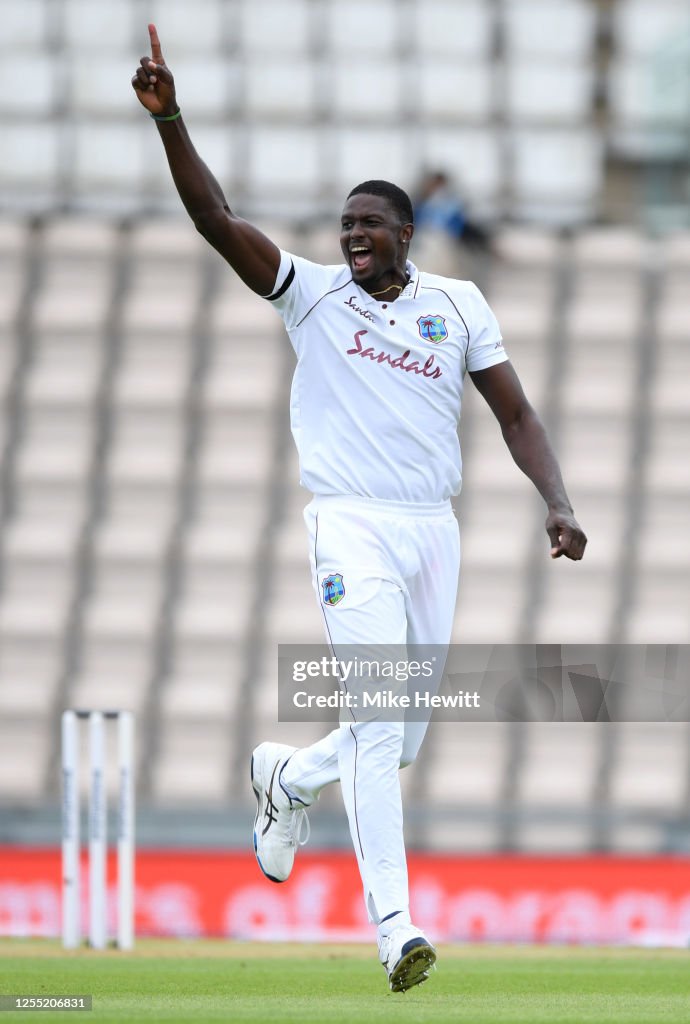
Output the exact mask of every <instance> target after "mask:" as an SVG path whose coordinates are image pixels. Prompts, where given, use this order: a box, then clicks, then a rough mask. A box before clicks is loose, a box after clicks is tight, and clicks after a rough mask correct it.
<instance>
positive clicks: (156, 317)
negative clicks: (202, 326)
mask: <svg viewBox="0 0 690 1024" xmlns="http://www.w3.org/2000/svg"><path fill="white" fill-rule="evenodd" d="M200 288H201V280H200V273H199V266H198V264H197V263H193V262H191V261H189V260H184V261H183V260H174V261H173V260H165V259H161V258H160V257H159V258H158V259H156V260H155V261H153V262H152V261H151V259H150V257H147V256H146V255H145V254H143V253H142V255H141V262H138V264H137V266H136V272H135V274H134V275H133V280H132V283H131V286H130V288H129V290H128V291H127V293H126V295H125V298H124V304H123V311H122V320H123V326H124V328H125V329H126V330H127V331H130V332H132V331H138V332H142V333H143V332H144V331H146V330H155V331H156V332H159V333H160V332H165V333H166V334H170V333H172V334H182V333H186V332H189V330H190V329H191V326H192V324H193V321H194V318H195V316H196V314H197V309H198V302H199V293H200Z"/></svg>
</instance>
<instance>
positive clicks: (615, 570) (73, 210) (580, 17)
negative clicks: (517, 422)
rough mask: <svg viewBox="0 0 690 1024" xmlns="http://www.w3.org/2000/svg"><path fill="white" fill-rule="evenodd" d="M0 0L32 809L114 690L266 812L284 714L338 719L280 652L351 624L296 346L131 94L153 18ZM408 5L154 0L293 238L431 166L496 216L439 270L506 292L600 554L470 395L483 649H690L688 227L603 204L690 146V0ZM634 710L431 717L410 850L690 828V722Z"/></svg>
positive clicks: (613, 840) (283, 231)
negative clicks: (315, 566)
mask: <svg viewBox="0 0 690 1024" xmlns="http://www.w3.org/2000/svg"><path fill="white" fill-rule="evenodd" d="M1 6H2V14H3V32H2V38H1V39H0V58H1V59H0V129H1V130H2V147H1V149H2V152H1V153H0V214H1V215H0V405H1V414H0V452H1V453H2V462H1V464H0V649H1V653H0V803H1V804H2V805H3V806H9V805H15V804H16V805H17V806H21V807H23V806H34V805H38V804H40V803H41V802H44V801H45V800H47V799H50V798H54V796H55V793H56V773H55V764H56V756H57V744H58V737H57V734H56V730H55V720H56V717H55V716H56V713H57V711H58V710H59V709H60V708H62V707H65V706H68V705H73V706H75V705H83V706H90V707H107V706H118V707H127V708H131V709H133V710H134V711H135V712H136V713H137V715H138V717H139V719H140V723H141V724H140V727H141V728H142V729H143V731H144V735H145V737H146V744H144V745H142V747H141V748H140V753H139V766H138V767H139V772H140V778H141V780H142V797H143V799H144V802H146V801H152V802H156V801H158V802H162V803H179V802H188V803H192V802H193V803H206V804H212V805H214V806H215V807H223V808H224V805H225V802H226V801H227V800H228V798H229V799H230V800H231V802H232V803H233V806H234V807H235V808H237V806H238V805H239V804H241V803H242V802H243V801H244V803H242V807H243V811H246V806H245V805H248V804H249V803H250V802H251V794H249V793H246V792H245V790H246V789H247V787H246V779H245V777H244V776H245V774H246V761H247V757H248V754H249V752H250V751H251V749H252V747H253V745H255V744H256V743H257V742H259V741H260V740H261V739H263V738H265V735H266V731H267V730H270V732H271V736H272V738H275V739H279V740H284V741H285V742H294V743H303V742H310V741H311V740H313V739H316V738H317V737H318V736H320V735H322V734H323V732H324V731H325V730H326V729H327V728H329V725H328V723H287V722H281V723H279V725H278V727H277V728H276V726H275V717H276V698H277V663H276V655H275V652H276V648H277V645H278V643H280V642H288V641H289V642H292V643H294V642H304V643H317V644H321V643H322V642H323V634H322V622H321V619H320V615H319V609H318V605H317V603H316V602H315V600H314V594H313V591H312V586H311V580H310V572H309V566H308V561H307V551H306V538H305V532H304V528H303V523H302V518H301V513H302V509H303V507H304V505H305V504H306V503H307V501H308V499H309V496H308V495H307V493H306V492H305V491H304V490H302V489H301V488H300V487H299V485H298V475H299V473H298V467H297V460H296V456H295V454H294V450H293V445H292V440H291V438H290V436H289V432H288V429H287V420H286V417H287V409H288V401H289V396H288V390H289V380H290V376H291V371H292V366H293V364H294V359H293V356H292V353H291V351H290V349H289V346H288V345H287V342H286V340H285V337H284V334H283V331H282V327H281V324H280V321H279V319H278V318H277V317H276V314H275V311H274V310H272V309H271V307H270V304H267V303H262V302H260V301H259V300H258V299H257V298H256V297H254V296H252V295H251V294H250V293H249V292H248V291H247V290H246V288H245V287H244V286H243V285H242V283H241V282H240V281H239V280H238V278H237V277H236V275H234V274H233V273H232V272H231V271H230V270H229V269H228V268H227V267H226V266H225V264H223V263H222V261H221V260H220V259H219V258H218V257H217V256H216V255H214V254H213V253H211V251H210V250H209V249H208V247H207V246H206V245H205V243H204V242H203V240H202V239H201V237H200V236H199V235H198V233H197V232H196V231H195V230H194V228H193V226H192V225H191V224H190V223H189V222H188V221H187V220H183V219H182V218H181V217H180V216H179V200H178V198H177V194H176V192H175V189H174V186H173V185H172V183H171V180H170V174H169V170H168V167H167V164H166V161H165V159H164V156H163V154H162V152H161V147H160V142H159V140H158V138H157V133H156V130H155V128H154V126H153V125H152V124H151V123H150V121H149V120H148V119H147V118H146V116H145V114H144V113H143V112H142V111H141V110H140V109H139V106H138V104H137V102H136V99H135V97H134V96H133V94H132V92H131V88H130V85H129V79H130V77H131V75H132V73H133V71H134V69H135V67H136V64H137V61H138V59H139V57H140V56H141V54H143V53H144V52H146V49H147V45H148V44H147V39H146V31H145V23H142V21H141V13H142V12H141V4H140V3H138V2H136V0H117V2H114V0H109V2H104V3H101V4H97V5H94V4H93V3H92V2H88V0H62V2H61V3H59V4H57V3H54V2H53V0H22V3H14V2H5V3H2V5H1ZM399 7H400V5H398V4H396V3H394V2H393V0H376V3H369V2H364V0H348V2H345V0H323V2H319V3H313V2H311V0H291V3H290V4H289V5H287V4H285V3H281V2H278V0H234V2H233V3H232V4H228V3H226V2H225V0H197V3H196V4H195V5H194V17H193V18H190V14H189V12H190V5H189V4H186V3H184V2H183V0H155V2H154V3H153V4H152V5H151V9H150V13H147V14H146V17H150V18H151V19H152V20H154V21H155V22H156V23H157V24H158V27H159V30H160V34H161V39H162V42H163V46H164V52H165V53H166V56H167V58H168V60H169V62H170V65H171V67H172V68H173V70H174V71H175V75H176V79H177V82H178V88H179V94H180V101H181V104H182V107H183V109H184V112H185V115H186V116H187V118H188V121H189V123H190V126H191V129H192V134H193V138H194V141H195V144H196V146H197V148H198V150H199V152H200V153H201V155H202V156H203V158H204V159H205V160H206V161H207V163H208V165H209V166H210V167H211V168H212V169H213V171H214V173H215V174H216V176H217V177H218V179H219V181H220V182H221V184H222V185H223V187H224V188H226V190H227V191H228V194H229V195H230V196H232V197H233V203H235V201H236V203H237V208H238V209H239V210H241V212H242V213H245V214H247V215H248V216H250V217H251V218H253V219H257V218H258V219H260V220H261V223H262V225H263V226H264V228H265V230H266V232H267V233H268V234H269V235H270V236H271V237H273V238H275V239H276V240H277V241H278V242H279V244H281V245H282V246H284V247H285V248H287V249H289V250H290V251H295V252H297V253H300V254H304V255H306V256H308V257H311V258H313V259H316V260H319V261H323V262H337V261H339V260H340V253H339V247H338V239H337V223H338V213H339V209H340V203H341V201H342V196H343V194H344V193H345V192H346V191H347V190H348V189H349V188H350V187H351V186H352V185H353V184H354V183H356V182H357V181H361V180H364V179H366V178H367V177H390V178H392V179H393V180H399V181H400V182H401V184H403V185H405V186H407V187H409V188H413V186H414V184H415V181H416V180H417V178H418V176H419V174H420V172H421V171H422V170H423V169H428V168H430V167H439V168H442V169H447V170H448V171H449V172H451V174H452V176H453V178H454V179H455V181H456V183H457V185H458V187H459V188H460V189H461V191H462V193H463V195H464V196H465V197H466V198H467V200H468V201H469V203H470V206H471V209H472V211H473V213H474V214H475V215H478V216H479V219H480V220H482V219H485V220H486V221H487V222H488V223H490V224H491V225H492V227H493V229H494V230H493V235H492V239H491V243H490V245H489V249H488V251H487V252H486V253H482V254H474V253H473V254H470V255H469V256H468V255H467V253H464V254H460V253H459V251H458V249H457V247H456V246H454V244H453V243H451V242H448V241H446V242H445V244H439V241H438V239H437V238H433V237H432V238H429V237H427V239H426V240H424V239H422V238H420V239H419V242H418V243H417V244H416V245H415V248H414V249H413V251H412V258H413V259H415V260H419V262H420V264H422V265H423V266H424V267H428V268H429V269H431V267H432V264H433V265H434V267H435V269H437V270H440V271H442V272H448V273H453V274H463V275H465V276H470V277H472V278H475V277H476V278H477V280H478V281H479V283H480V285H481V287H482V289H483V291H484V292H485V293H486V295H487V298H488V300H489V301H490V303H491V306H492V308H493V309H494V311H495V312H496V315H497V317H498V320H499V323H500V325H501V328H502V332H503V335H504V337H505V340H506V349H507V351H508V354H509V355H510V357H511V359H512V360H513V362H514V364H515V366H516V368H517V370H518V373H519V375H520V378H521V380H522V381H523V383H524V386H525V390H526V393H527V395H528V397H529V398H530V400H531V401H532V403H533V404H534V406H535V407H536V408H537V410H538V411H539V412H540V414H541V415H542V417H543V418H544V420H545V422H546V424H547V426H548V429H549V432H550V434H551V436H552V437H553V439H554V443H555V446H556V448H557V451H558V453H559V457H560V459H561V463H562V466H563V470H564V475H565V478H566V481H567V484H568V487H569V490H570V492H571V497H572V500H573V503H574V505H575V510H576V514H577V515H578V517H579V518H580V519H581V521H582V524H583V526H584V528H585V530H586V532H587V533H588V534H589V538H590V540H589V547H588V550H587V556H586V558H585V560H584V561H583V562H582V563H581V564H578V565H574V564H570V563H565V562H563V561H559V562H557V563H552V562H551V561H550V559H549V557H548V538H547V537H546V535H545V533H544V532H543V528H542V523H543V515H544V512H543V507H542V503H541V502H540V501H539V499H538V497H537V496H536V495H535V493H534V490H533V488H532V487H531V485H530V484H529V483H528V482H527V481H526V480H525V479H524V477H523V476H522V475H521V474H520V472H519V470H518V469H517V467H515V465H514V464H513V463H512V461H511V459H510V456H509V453H508V452H507V450H506V447H505V445H504V443H503V440H502V438H501V436H500V432H499V430H498V428H497V426H496V423H495V421H494V419H493V417H492V416H491V414H490V412H489V411H488V409H487V408H486V406H485V404H484V403H483V402H482V401H481V399H480V398H479V396H478V394H477V393H476V391H475V390H474V389H473V388H472V385H471V383H470V382H469V381H467V388H466V396H465V400H464V406H463V410H464V411H463V422H462V426H461V434H462V443H463V459H464V466H463V478H464V491H463V494H462V495H461V496H460V498H459V500H458V501H457V503H456V508H457V512H458V517H459V520H460V524H461V529H462V545H463V568H462V574H461V587H460V593H459V599H458V605H457V610H456V617H455V622H454V629H453V640H454V642H457V643H491V644H500V643H526V644H527V643H530V644H533V643H536V642H543V643H557V644H564V643H578V642H589V643H591V642H601V643H606V642H614V641H624V642H626V643H628V644H641V643H656V644H682V643H687V642H688V641H689V640H690V611H689V606H688V582H687V581H688V573H689V572H690V543H689V542H688V539H687V536H686V535H687V527H686V520H687V508H688V498H689V497H690V484H689V483H688V474H687V468H686V464H687V453H688V450H689V447H690V415H689V413H688V402H687V386H686V382H687V377H688V373H689V372H690V342H689V338H690V335H689V333H688V298H687V296H688V281H689V274H690V234H688V232H687V230H683V229H682V225H680V224H676V225H675V230H674V231H673V232H672V233H670V234H668V235H666V236H664V237H649V236H648V235H647V233H646V232H645V231H644V230H643V229H642V228H641V224H642V223H643V222H644V210H643V209H640V208H638V207H637V206H632V207H629V208H628V209H627V223H621V224H618V225H617V226H612V225H610V224H604V223H600V222H599V221H601V220H602V214H606V215H607V216H608V215H609V214H610V211H611V209H616V210H618V209H620V208H622V207H618V206H615V204H614V206H611V205H610V204H611V194H612V192H613V191H615V189H613V188H612V184H611V182H612V179H611V178H610V177H609V176H608V170H609V166H608V165H609V161H610V158H611V156H612V155H613V156H614V157H615V158H616V159H618V160H620V159H622V160H624V161H625V160H626V159H629V158H630V159H632V160H633V161H637V160H642V161H643V162H649V163H650V164H654V163H660V164H661V165H664V162H665V161H668V160H669V159H671V160H674V159H676V158H677V157H678V156H681V157H683V158H685V157H686V156H687V128H686V125H687V116H688V113H689V111H688V108H687V102H688V100H687V90H683V89H682V88H676V84H675V83H677V82H678V81H685V80H686V78H683V75H685V76H686V70H687V50H688V44H687V38H688V36H687V31H688V19H687V15H686V12H684V11H683V10H682V8H683V5H679V4H678V3H677V2H674V0H657V2H656V3H653V4H652V3H650V2H647V0H619V2H617V3H616V4H613V5H612V4H609V3H605V2H601V3H598V2H594V0H592V2H588V0H587V2H585V0H562V2H559V3H558V4H555V3H553V2H552V0H497V2H496V3H492V4H489V3H485V2H483V0H455V2H451V0H414V2H413V0H409V2H408V0H406V2H405V3H404V4H403V8H404V12H405V16H404V17H400V16H399ZM362 19H366V22H367V25H368V30H367V31H366V32H362V31H360V30H358V29H357V27H356V26H358V25H359V24H360V23H361V20H362ZM353 26H354V27H353ZM95 36H98V39H99V51H100V56H99V80H98V88H97V89H96V88H94V85H93V72H92V70H90V69H89V67H88V66H87V65H86V64H85V63H84V61H83V59H81V58H82V56H83V53H84V50H85V48H86V47H90V46H92V45H93V40H94V37H95ZM660 55H661V58H663V59H661V58H660ZM27 65H30V66H31V69H32V73H31V75H30V76H28V77H27V76H25V75H24V74H23V69H24V68H26V66H27ZM678 76H680V77H678ZM18 80H21V82H22V87H21V88H17V87H16V83H17V81H18ZM633 166H634V165H633ZM632 180H633V182H634V181H636V180H637V179H634V178H633V179H632ZM632 194H633V195H634V196H635V197H638V196H639V194H640V193H639V192H635V190H634V189H633V191H632ZM620 201H621V203H622V202H623V200H620ZM622 219H623V218H622ZM415 241H416V240H415ZM468 264H469V268H468ZM507 510H508V511H507ZM638 697H639V695H637V696H635V697H633V696H630V695H628V697H627V698H626V701H627V702H624V704H625V706H624V707H623V704H622V705H621V707H622V708H623V710H622V711H621V715H622V717H626V716H627V719H628V720H626V721H623V722H621V723H617V724H615V725H614V724H606V725H604V724H598V723H597V724H596V725H594V724H593V725H586V726H585V725H582V724H579V725H572V726H570V725H553V724H545V723H539V722H530V723H527V724H526V725H524V727H520V726H518V725H514V724H513V725H510V724H508V723H482V724H481V725H472V726H468V725H458V724H457V723H454V724H448V723H439V724H434V725H433V726H432V730H431V733H430V736H429V740H428V742H427V744H426V746H425V749H424V751H423V754H422V756H421V758H420V761H419V764H418V765H417V766H416V768H415V771H414V772H410V773H403V774H402V776H401V780H402V784H403V786H404V788H405V792H406V795H407V799H408V801H409V804H410V828H411V830H412V834H413V835H414V837H415V841H417V842H420V843H424V844H426V845H429V846H431V847H433V848H436V849H439V850H440V849H451V848H452V849H458V848H461V849H465V850H468V851H470V850H494V849H501V848H504V847H506V846H512V847H514V848H517V849H521V850H530V851H532V850H537V849H540V850H550V851H558V852H566V851H581V850H586V849H592V848H596V847H600V846H602V845H603V846H605V847H607V848H611V849H627V850H641V851H644V850H660V849H668V848H670V845H671V843H672V838H671V835H672V830H673V828H674V823H675V824H676V826H678V822H681V821H682V820H683V818H684V815H685V807H686V801H687V785H686V780H687V758H688V751H689V750H690V740H689V737H688V731H687V727H686V726H685V725H684V724H683V723H682V722H674V723H672V724H671V725H670V726H669V725H667V724H665V723H651V724H650V722H649V721H647V720H646V717H645V716H647V718H649V716H650V714H651V712H650V711H649V705H643V703H641V702H640V701H641V698H640V699H639V700H638ZM149 741H150V742H149ZM18 764H21V765H22V770H21V771H19V770H18V769H17V765H18ZM449 777H452V779H453V785H452V787H451V797H450V798H449V793H448V787H447V785H446V782H445V781H443V780H446V779H448V778H449ZM238 793H241V794H242V795H241V796H238V795H237V794H238ZM324 800H325V802H326V803H327V804H328V803H329V802H331V801H336V800H337V793H336V791H335V788H333V791H332V792H329V793H327V794H325V795H324ZM678 827H680V826H678Z"/></svg>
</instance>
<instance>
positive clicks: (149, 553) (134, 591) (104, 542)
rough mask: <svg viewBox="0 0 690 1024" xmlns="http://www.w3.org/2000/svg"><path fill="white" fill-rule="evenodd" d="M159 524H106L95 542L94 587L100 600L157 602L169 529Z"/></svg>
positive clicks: (138, 522)
mask: <svg viewBox="0 0 690 1024" xmlns="http://www.w3.org/2000/svg"><path fill="white" fill-rule="evenodd" d="M166 525H167V524H162V523H160V522H158V521H149V522H146V521H145V520H139V521H137V520H134V521H130V520H120V521H117V520H115V521H112V520H110V521H108V520H106V521H104V522H102V523H101V524H100V525H99V528H98V529H97V530H96V533H95V536H94V541H93V559H94V563H93V579H92V586H93V589H94V592H95V593H96V595H97V596H98V599H99V600H101V599H104V598H106V597H108V598H110V597H112V598H113V599H115V600H120V599H121V600H122V601H123V602H125V603H127V602H128V601H129V600H132V601H133V602H134V603H140V602H142V601H145V602H147V603H148V602H150V601H156V600H158V599H159V597H160V592H161V587H162V583H163V560H164V557H165V554H166V551H167V547H168V543H169V527H168V529H166V528H165V527H166Z"/></svg>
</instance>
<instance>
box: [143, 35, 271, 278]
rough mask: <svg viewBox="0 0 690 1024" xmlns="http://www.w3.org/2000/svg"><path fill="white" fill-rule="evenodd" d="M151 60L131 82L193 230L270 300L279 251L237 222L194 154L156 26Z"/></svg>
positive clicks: (145, 59)
mask: <svg viewBox="0 0 690 1024" xmlns="http://www.w3.org/2000/svg"><path fill="white" fill-rule="evenodd" d="M149 36H150V38H151V56H150V57H142V58H141V62H140V66H139V67H138V68H137V70H136V74H135V75H134V77H133V78H132V86H133V88H134V91H135V92H136V94H137V97H138V99H139V102H140V103H141V105H142V106H143V107H145V108H146V110H148V112H149V114H151V115H152V117H154V118H155V119H156V125H157V127H158V132H159V134H160V137H161V139H162V140H163V145H164V147H165V153H166V156H167V158H168V164H169V165H170V170H171V172H172V176H173V181H174V182H175V187H176V188H177V191H178V192H179V194H180V199H181V200H182V202H183V203H184V206H185V209H186V210H187V213H188V214H189V216H190V217H191V218H192V220H193V221H194V226H195V227H196V229H197V231H199V232H200V233H201V234H202V235H203V236H204V238H205V239H206V240H207V241H208V242H210V243H211V245H212V246H213V247H214V249H217V250H218V252H219V253H220V255H221V256H222V257H223V258H224V259H226V260H227V261H228V263H229V264H230V266H231V267H232V268H233V269H234V270H235V271H236V272H237V274H238V275H239V276H240V277H241V278H242V280H243V281H244V282H245V284H247V285H248V286H249V287H250V288H251V289H252V291H255V292H257V294H259V295H270V294H271V292H272V291H273V287H274V285H275V280H276V275H277V273H278V267H279V265H280V251H279V249H278V247H277V246H276V245H275V244H274V243H273V242H272V241H271V240H270V238H267V237H266V235H264V234H263V233H262V232H261V231H259V229H258V228H255V227H254V225H253V224H249V223H248V222H247V221H246V220H243V219H242V218H241V217H237V216H236V215H235V214H234V213H233V212H232V210H231V209H230V207H229V206H228V204H227V200H226V198H225V196H224V195H223V190H222V189H221V187H220V185H219V184H218V182H217V181H216V179H215V178H214V176H213V175H212V174H211V172H210V170H209V169H208V167H207V166H206V164H205V163H204V162H203V160H202V159H201V157H200V156H199V154H198V153H197V151H196V150H195V148H194V146H193V144H192V141H191V139H190V138H189V135H188V134H187V129H186V128H185V125H184V122H183V120H182V116H181V115H180V113H179V107H178V105H177V99H176V97H175V82H174V80H173V76H172V74H171V72H170V69H169V68H168V67H167V65H166V63H165V60H164V58H163V53H162V50H161V45H160V42H159V40H158V33H157V31H156V26H155V25H149Z"/></svg>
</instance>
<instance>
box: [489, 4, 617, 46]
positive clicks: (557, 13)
mask: <svg viewBox="0 0 690 1024" xmlns="http://www.w3.org/2000/svg"><path fill="white" fill-rule="evenodd" d="M502 16H503V31H504V39H505V44H506V48H507V50H508V52H509V53H511V54H515V55H517V54H520V55H522V56H525V57H536V56H540V55H543V56H545V57H547V58H550V59H554V58H561V59H562V58H574V59H578V58H579V59H582V58H587V57H589V56H590V54H591V53H592V50H593V47H594V40H595V34H596V31H597V11H596V8H595V6H594V5H593V4H590V3H588V2H587V0H560V2H559V3H557V4H554V3H551V0H504V2H503V4H502Z"/></svg>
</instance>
